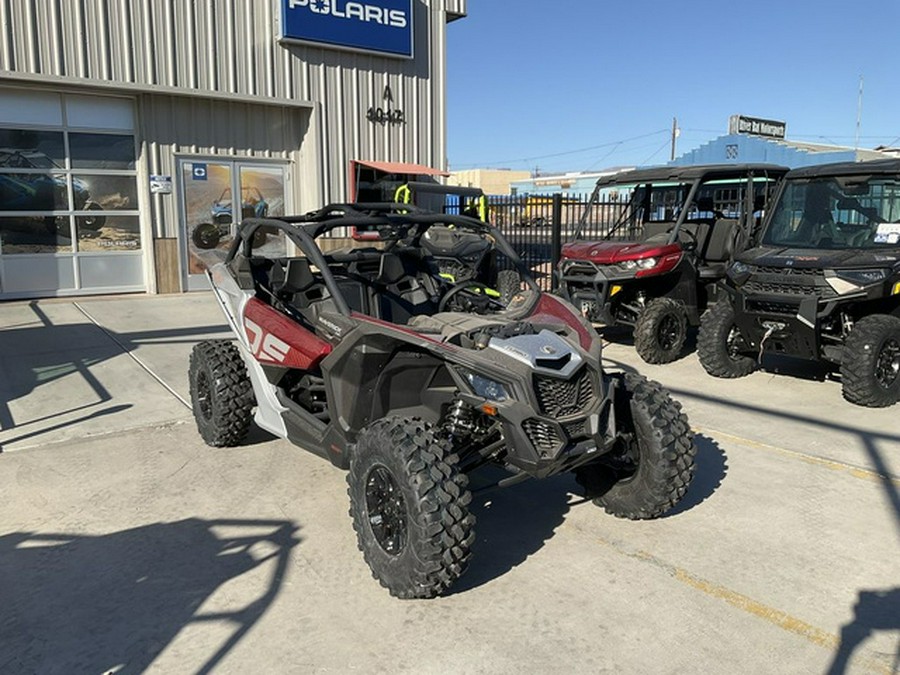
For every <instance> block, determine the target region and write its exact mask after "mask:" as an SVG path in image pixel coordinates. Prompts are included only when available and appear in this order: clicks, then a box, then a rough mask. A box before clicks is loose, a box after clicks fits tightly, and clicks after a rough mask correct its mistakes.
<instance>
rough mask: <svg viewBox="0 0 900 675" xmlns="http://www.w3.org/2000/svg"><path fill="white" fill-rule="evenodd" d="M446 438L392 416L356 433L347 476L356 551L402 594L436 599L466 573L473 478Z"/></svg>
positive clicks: (471, 533) (380, 578) (392, 590)
mask: <svg viewBox="0 0 900 675" xmlns="http://www.w3.org/2000/svg"><path fill="white" fill-rule="evenodd" d="M456 462H457V458H456V455H454V454H452V452H451V450H450V444H449V442H448V441H447V440H446V439H443V438H441V437H439V436H438V435H437V434H436V433H435V430H434V428H433V427H432V426H431V425H430V424H428V423H426V422H423V421H422V420H420V419H407V418H400V417H389V418H387V419H383V420H378V421H377V422H373V423H372V424H370V425H369V426H367V427H366V428H365V429H363V431H362V433H361V434H360V436H359V441H358V442H357V444H356V448H355V449H354V451H353V453H352V455H351V457H350V471H349V473H348V474H347V483H348V486H349V487H348V490H347V493H348V494H349V496H350V516H351V517H352V518H353V529H354V530H355V531H356V536H357V541H358V544H359V550H360V551H362V553H363V557H364V558H365V560H366V563H367V564H368V565H369V568H370V569H371V570H372V576H374V577H375V578H376V579H377V580H378V581H379V583H381V585H382V586H384V587H385V588H386V589H388V591H389V592H390V594H391V595H393V596H394V597H397V598H433V597H435V596H437V595H440V594H441V593H443V592H445V591H446V590H447V589H448V588H450V586H451V585H452V584H453V583H454V582H455V581H456V580H457V579H459V577H460V576H462V574H463V573H464V572H465V571H466V568H467V567H468V564H469V559H470V558H471V555H472V553H471V547H472V542H473V541H474V539H475V533H474V525H475V517H474V516H473V515H471V514H470V513H469V508H468V507H469V502H470V501H471V499H472V495H471V494H470V492H469V490H468V487H467V486H468V479H467V478H466V476H465V475H463V474H460V473H459V472H458V471H457V468H456Z"/></svg>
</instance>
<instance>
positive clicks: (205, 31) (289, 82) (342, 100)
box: [0, 0, 466, 199]
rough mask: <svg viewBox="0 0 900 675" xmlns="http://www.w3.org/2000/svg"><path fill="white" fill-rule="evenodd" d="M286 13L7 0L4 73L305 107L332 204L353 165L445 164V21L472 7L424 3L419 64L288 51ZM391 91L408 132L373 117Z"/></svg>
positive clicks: (93, 0)
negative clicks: (282, 34)
mask: <svg viewBox="0 0 900 675" xmlns="http://www.w3.org/2000/svg"><path fill="white" fill-rule="evenodd" d="M279 6H280V5H279V3H278V2H276V0H0V26H2V30H3V33H2V35H0V37H2V40H0V42H2V46H0V69H2V70H6V71H10V72H11V73H15V74H18V75H20V76H22V75H26V76H29V77H33V78H34V79H37V80H40V79H44V80H46V81H53V82H58V81H59V80H58V78H63V80H64V81H66V82H70V83H72V84H82V85H83V84H85V83H86V82H85V80H93V81H97V82H103V83H109V84H112V85H116V84H119V85H122V86H123V88H126V89H128V90H129V91H132V92H134V90H135V89H143V88H150V89H154V90H156V91H160V92H165V93H172V94H178V93H179V91H181V92H183V93H184V94H186V95H194V96H196V95H198V94H201V95H202V94H203V93H204V92H208V93H210V94H213V95H214V96H215V95H220V96H221V95H231V96H238V97H244V98H247V99H248V100H249V99H257V101H258V102H259V103H265V104H272V105H278V104H279V103H281V104H282V105H284V104H285V103H288V102H290V103H292V104H294V105H298V104H299V105H303V104H304V103H306V104H308V105H309V107H311V108H312V110H313V115H312V124H313V125H314V127H315V129H316V132H315V133H316V135H317V147H316V149H317V151H318V154H319V162H320V170H321V177H322V184H321V189H320V190H318V192H319V194H320V195H321V196H322V197H323V198H326V199H343V198H345V197H346V190H347V160H349V159H353V158H359V159H381V160H395V161H407V162H417V163H422V164H428V165H431V166H435V167H439V168H445V167H446V138H445V137H446V119H445V114H444V109H445V106H444V97H445V70H446V68H445V53H446V52H445V40H446V20H447V13H448V12H449V13H450V14H451V15H464V14H465V12H466V2H465V0H427V1H423V0H415V2H414V3H413V7H414V13H415V31H416V35H415V53H416V58H415V59H414V60H401V59H392V58H383V57H379V56H375V55H366V54H358V53H353V52H344V51H336V50H331V49H319V48H316V47H311V46H306V45H297V44H280V43H278V41H277V40H276V34H277V20H278V16H277V15H278V12H279V9H278V8H279ZM2 76H3V73H0V78H2ZM385 86H390V87H391V90H392V93H393V96H394V106H395V107H396V108H399V109H401V110H403V111H404V113H405V115H406V119H407V122H406V123H405V124H403V125H394V126H391V125H384V126H381V125H378V124H373V123H371V122H369V121H368V120H366V117H365V114H366V110H367V109H368V108H369V107H370V106H375V107H377V106H379V105H381V104H382V95H383V92H384V88H385ZM228 105H229V106H231V105H232V104H228ZM153 109H154V110H155V109H156V106H154V107H153ZM153 114H155V113H149V114H147V113H145V116H146V117H147V118H148V120H149V121H148V125H149V126H148V129H150V128H153V129H160V130H161V129H162V127H161V125H160V124H159V123H157V122H156V121H154V120H152V119H149V118H150V117H152V115H153ZM160 114H163V113H160ZM163 117H165V118H167V119H168V113H165V114H163ZM170 121H171V122H172V123H176V122H177V124H179V125H180V124H181V123H182V121H183V120H182V119H181V118H176V119H173V120H170ZM191 130H194V131H198V132H200V131H202V130H201V129H199V128H198V127H197V126H194V125H192V126H191V127H189V128H188V131H191ZM179 133H180V132H179ZM230 133H231V130H230V129H229V128H227V127H226V128H223V129H222V134H223V135H224V136H226V137H227V136H228V135H229V134H230ZM230 145H231V146H233V147H232V148H231V149H229V148H226V147H224V146H223V145H222V144H221V141H220V142H219V143H218V144H217V146H216V147H217V148H218V149H219V150H222V151H231V150H233V152H234V153H235V154H240V153H241V152H244V151H245V150H247V148H246V147H244V146H243V145H242V143H241V142H239V141H238V140H237V138H235V139H234V140H233V141H231V143H230ZM166 172H167V171H166Z"/></svg>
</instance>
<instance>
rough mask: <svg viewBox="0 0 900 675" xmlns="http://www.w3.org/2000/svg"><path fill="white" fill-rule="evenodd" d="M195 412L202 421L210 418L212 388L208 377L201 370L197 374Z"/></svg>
mask: <svg viewBox="0 0 900 675" xmlns="http://www.w3.org/2000/svg"><path fill="white" fill-rule="evenodd" d="M197 410H198V411H199V413H200V415H201V417H203V419H204V420H206V421H209V420H210V419H211V418H212V388H211V387H210V386H209V376H208V375H207V374H206V372H205V371H203V370H201V371H200V372H198V373H197Z"/></svg>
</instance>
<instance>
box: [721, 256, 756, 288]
mask: <svg viewBox="0 0 900 675" xmlns="http://www.w3.org/2000/svg"><path fill="white" fill-rule="evenodd" d="M752 272H753V270H752V268H751V267H750V265H747V264H745V263H742V262H740V261H738V262H735V263H734V264H733V265H731V267H729V268H728V269H727V270H726V271H725V274H726V275H727V276H728V278H729V279H731V280H732V281H733V282H734V283H735V284H736V285H738V286H740V285H741V284H743V283H744V282H745V281H747V279H749V278H750V274H751V273H752Z"/></svg>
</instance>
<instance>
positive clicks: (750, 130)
mask: <svg viewBox="0 0 900 675" xmlns="http://www.w3.org/2000/svg"><path fill="white" fill-rule="evenodd" d="M786 128H787V125H786V124H785V123H784V122H781V121H778V120H763V119H759V118H758V117H747V116H745V115H732V116H731V117H729V118H728V133H729V134H751V135H753V136H766V137H768V138H784V133H785V129H786Z"/></svg>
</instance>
